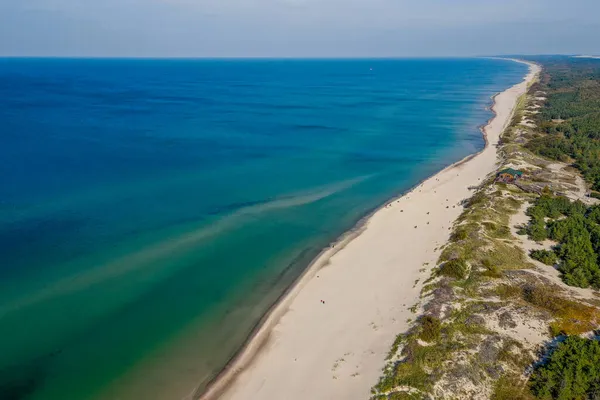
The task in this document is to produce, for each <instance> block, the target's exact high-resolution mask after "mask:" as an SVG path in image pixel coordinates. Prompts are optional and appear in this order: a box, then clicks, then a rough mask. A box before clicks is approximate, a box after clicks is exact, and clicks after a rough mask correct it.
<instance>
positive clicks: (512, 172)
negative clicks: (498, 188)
mask: <svg viewBox="0 0 600 400" xmlns="http://www.w3.org/2000/svg"><path fill="white" fill-rule="evenodd" d="M522 176H523V172H521V171H517V170H516V169H512V168H506V169H503V170H501V171H499V172H498V174H496V182H504V183H511V182H514V181H516V180H518V179H519V178H521V177H522Z"/></svg>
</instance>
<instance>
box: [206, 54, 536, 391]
mask: <svg viewBox="0 0 600 400" xmlns="http://www.w3.org/2000/svg"><path fill="white" fill-rule="evenodd" d="M529 68H530V70H529V74H528V75H527V76H526V77H525V79H524V80H523V82H521V83H519V84H517V85H515V86H513V87H512V88H509V89H508V90H506V91H504V92H502V93H500V94H498V95H497V96H496V97H495V102H494V105H493V111H494V112H495V117H494V118H492V119H491V120H490V122H489V123H488V125H487V126H486V127H485V128H484V133H485V136H486V138H487V145H486V147H485V149H484V150H483V151H481V152H480V153H478V154H477V155H475V156H472V157H470V158H468V159H466V160H464V161H463V162H460V163H457V164H455V165H453V166H450V167H448V168H446V169H444V170H443V171H441V172H439V173H438V174H436V175H435V176H433V177H431V178H429V179H427V180H426V181H424V182H423V183H422V184H420V185H419V186H417V187H416V188H414V189H413V190H412V191H411V192H409V193H407V194H405V195H404V196H402V197H400V198H398V199H395V200H393V201H390V202H389V203H388V204H387V205H386V206H384V207H382V208H380V209H379V210H378V211H377V212H375V213H374V214H373V215H372V216H371V217H370V218H369V219H368V220H367V221H366V222H365V223H364V224H363V225H362V226H361V227H360V228H359V229H357V230H355V231H354V232H352V233H350V234H348V235H347V236H346V237H345V238H344V239H343V240H342V241H340V242H339V243H337V244H336V245H335V246H334V247H332V248H330V249H328V250H326V251H324V252H323V253H322V254H321V255H320V256H319V258H318V259H316V260H315V261H314V262H313V264H312V265H311V266H310V267H309V268H308V269H307V271H306V272H305V273H304V275H303V276H302V277H301V278H300V279H299V280H298V282H297V284H296V285H295V286H294V287H293V288H292V289H291V290H290V291H289V293H288V294H287V295H286V296H285V297H284V298H283V299H282V300H281V302H280V303H279V304H278V305H277V306H276V307H275V308H274V309H273V310H272V311H271V313H270V314H269V316H268V318H267V319H266V320H265V322H264V324H263V325H262V327H261V328H260V330H259V331H258V332H257V333H256V334H255V336H254V337H253V339H252V340H251V341H250V342H249V343H248V345H247V346H246V348H245V349H244V351H243V352H242V353H240V355H239V356H238V357H237V359H236V360H235V361H234V362H233V363H232V364H231V365H230V367H229V368H228V369H227V370H226V371H225V372H224V373H223V374H221V376H220V377H219V379H218V380H217V381H216V382H215V384H213V385H212V386H211V388H210V389H209V391H208V392H207V393H206V394H205V395H204V396H203V397H202V399H205V400H208V399H211V400H212V399H222V400H250V399H252V400H276V399H277V400H278V399H286V400H306V399H311V400H321V399H322V400H325V399H344V400H355V399H356V400H365V399H368V398H369V396H370V389H371V387H372V386H373V385H374V384H375V383H376V382H377V380H378V378H379V377H380V375H381V369H382V368H383V367H384V360H385V358H386V356H387V353H388V351H389V350H390V347H391V345H392V343H393V341H394V339H395V338H396V335H398V334H399V333H402V332H404V331H406V330H407V329H408V328H409V320H410V319H411V318H415V316H416V315H415V314H414V313H413V312H412V311H411V307H413V306H414V305H415V304H417V303H418V302H419V293H420V290H421V287H422V282H423V281H424V280H425V279H426V278H427V277H428V276H429V274H430V270H431V268H432V267H434V266H435V264H436V261H437V259H438V256H439V252H440V251H439V250H438V249H439V247H440V246H442V245H443V244H444V243H445V242H446V241H447V239H448V235H449V233H450V230H449V228H450V227H451V226H452V224H453V222H454V221H455V220H456V218H457V217H458V216H459V214H460V213H461V212H462V207H461V206H460V202H461V201H462V200H463V199H465V198H468V197H470V196H471V195H472V193H473V192H472V190H469V187H470V186H475V185H478V184H480V183H481V182H482V181H483V180H484V179H485V177H486V176H487V175H488V174H489V173H491V172H493V171H494V170H495V169H496V166H497V146H496V145H497V143H498V140H499V137H500V135H501V133H502V131H503V130H504V128H505V127H506V126H507V124H508V123H509V122H510V120H511V116H512V112H513V109H514V106H515V104H516V102H517V99H518V98H519V97H520V96H521V95H522V94H524V93H525V92H526V89H527V86H528V83H529V82H531V81H532V80H533V79H534V77H535V75H536V74H538V73H539V71H540V68H539V67H538V66H537V65H534V64H529Z"/></svg>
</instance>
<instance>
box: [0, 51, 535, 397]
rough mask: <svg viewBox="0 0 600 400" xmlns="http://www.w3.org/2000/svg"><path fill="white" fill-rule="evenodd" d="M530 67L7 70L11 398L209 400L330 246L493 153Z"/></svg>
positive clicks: (1, 178)
mask: <svg viewBox="0 0 600 400" xmlns="http://www.w3.org/2000/svg"><path fill="white" fill-rule="evenodd" d="M526 70H527V67H526V66H525V65H523V64H519V63H515V62H512V61H507V60H499V59H485V58H474V59H389V60H388V59H359V60H353V59H341V60H325V59H314V60H313V59H302V60H295V59H215V60H213V59H60V58H57V59H34V58H30V59H19V58H2V59H0V399H3V400H25V399H27V400H34V399H35V400H59V399H60V400H64V399H69V400H80V399H94V400H95V399H120V400H137V399H145V400H163V399H169V400H170V399H174V400H180V399H193V398H197V397H198V395H199V394H200V393H202V390H203V389H204V388H205V387H206V385H207V383H208V382H210V380H211V379H213V378H214V377H215V375H216V374H217V373H218V372H219V371H220V370H221V369H222V368H223V366H224V365H225V364H226V363H227V362H228V361H229V360H230V359H231V358H232V357H233V356H234V355H235V354H236V352H237V351H238V350H239V349H240V347H241V346H242V345H243V343H244V341H245V340H246V338H247V337H248V336H249V335H250V334H251V333H252V331H253V329H255V328H256V326H257V323H258V322H259V321H260V319H261V317H262V316H263V315H264V314H265V312H266V311H267V310H268V309H269V308H270V307H271V306H272V305H273V304H274V303H275V302H276V301H277V299H278V298H279V297H280V296H281V295H282V293H284V292H285V290H286V289H287V288H288V287H289V286H290V285H291V284H292V283H293V282H294V281H295V279H297V278H298V276H299V275H300V274H301V273H302V271H303V270H304V269H305V268H306V267H307V265H308V264H309V263H310V261H311V260H312V259H313V258H314V257H315V256H316V255H317V254H318V253H319V252H320V251H321V249H323V248H324V247H326V246H328V245H329V244H331V243H332V242H334V241H335V240H336V238H338V237H340V235H342V234H343V233H344V232H346V231H348V230H349V229H352V227H353V226H355V224H356V223H357V222H358V221H359V220H360V219H361V218H362V217H364V216H365V215H367V214H369V213H370V212H372V211H373V210H374V209H376V208H377V207H379V206H381V205H382V204H384V203H385V202H386V201H388V200H389V199H391V198H393V197H394V196H397V195H400V194H402V193H403V192H405V191H407V190H409V189H410V188H411V187H413V186H415V185H416V184H417V183H418V182H420V181H422V180H423V179H425V178H427V177H428V176H430V175H432V174H434V173H435V172H437V171H439V170H441V169H443V168H444V167H445V166H447V165H449V164H451V163H453V162H456V161H458V160H461V159H462V158H464V157H465V156H468V155H470V154H473V153H475V152H477V151H479V150H481V149H482V148H483V147H484V139H483V137H482V133H481V130H480V128H481V126H482V125H485V123H486V122H487V121H488V120H489V119H490V118H491V117H492V116H493V114H492V112H491V111H490V106H491V104H492V96H493V95H494V94H496V93H498V92H500V91H503V90H505V89H507V88H508V87H510V86H512V85H514V84H516V83H518V82H520V81H521V80H522V79H523V77H524V75H525V73H526ZM365 268H369V265H365ZM399 268H401V266H399Z"/></svg>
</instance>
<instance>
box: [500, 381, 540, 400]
mask: <svg viewBox="0 0 600 400" xmlns="http://www.w3.org/2000/svg"><path fill="white" fill-rule="evenodd" d="M490 399H491V400H534V399H535V397H534V396H533V395H532V394H531V393H530V392H529V389H528V388H527V385H526V384H524V383H523V381H522V380H521V379H519V378H518V377H509V376H503V377H501V378H500V379H498V381H496V384H495V385H494V391H493V392H492V396H491V397H490Z"/></svg>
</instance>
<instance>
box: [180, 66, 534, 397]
mask: <svg viewBox="0 0 600 400" xmlns="http://www.w3.org/2000/svg"><path fill="white" fill-rule="evenodd" d="M505 60H510V61H513V62H519V63H523V64H527V65H528V66H529V71H528V73H527V74H526V75H525V77H524V79H523V81H522V82H520V83H518V84H516V85H514V86H512V87H510V88H508V89H506V90H505V91H503V92H500V93H497V94H495V95H494V96H492V97H491V99H492V106H491V107H490V110H491V111H492V112H493V116H492V117H491V118H490V119H489V120H488V122H487V124H485V125H482V126H481V127H480V130H481V132H482V135H483V138H484V142H485V144H484V147H483V149H481V150H480V151H478V152H476V153H474V154H471V155H468V156H466V157H464V158H463V159H461V160H459V161H457V162H455V163H453V164H451V165H449V166H447V167H445V168H443V169H442V170H440V171H438V172H437V173H435V174H434V175H432V176H430V177H428V178H426V179H424V180H423V181H421V182H419V183H417V184H416V185H415V186H413V187H412V188H411V189H409V190H408V191H406V192H404V193H402V194H399V195H397V196H394V197H393V198H391V199H390V200H388V201H386V202H385V203H383V204H382V205H381V206H380V207H377V208H375V209H374V210H373V211H371V212H370V213H368V214H366V215H365V216H364V217H362V218H361V219H360V220H359V221H358V222H357V224H356V225H355V226H354V227H353V228H351V229H350V230H348V231H346V232H345V233H344V234H342V235H341V236H340V237H339V238H338V239H337V240H336V241H334V242H332V243H331V244H330V245H329V246H328V247H326V248H324V249H322V250H321V252H320V253H319V254H318V255H317V256H316V257H315V258H314V259H313V260H312V261H311V262H310V263H309V265H308V266H307V267H306V269H305V270H304V272H303V273H302V274H300V276H298V278H297V279H296V280H295V281H294V283H293V284H292V285H290V287H288V288H287V289H286V290H285V291H284V292H283V293H282V294H281V296H279V298H278V299H277V301H276V302H275V303H274V304H273V306H272V307H270V308H269V310H268V311H267V312H266V313H265V315H264V316H263V318H261V319H260V320H259V321H258V322H257V324H256V326H255V328H254V329H253V332H252V333H251V335H250V336H249V337H248V339H247V340H246V341H245V342H244V344H243V345H242V346H241V347H240V351H238V352H237V354H236V355H235V356H234V357H232V359H231V360H230V361H229V362H228V363H227V364H226V366H225V367H224V368H223V370H222V371H221V372H220V373H219V374H218V375H217V376H216V377H215V378H214V379H213V380H212V381H211V382H210V383H209V384H208V386H207V387H206V389H205V390H204V392H203V393H202V394H201V393H198V392H197V391H194V392H193V393H191V394H190V395H188V396H186V397H184V399H189V398H199V399H201V400H216V399H219V398H221V397H222V396H223V395H226V394H232V392H233V394H232V395H233V397H230V396H228V397H227V399H230V398H232V399H237V398H244V397H246V398H252V395H253V394H254V395H257V394H258V392H256V390H254V389H256V388H258V390H260V388H262V386H263V383H264V382H262V383H260V384H258V385H256V382H252V377H247V378H248V379H245V381H248V380H249V381H250V383H247V382H239V380H241V379H240V378H241V377H242V375H243V374H245V373H246V372H248V373H249V372H251V370H252V367H253V366H254V364H255V363H257V362H258V359H259V358H260V357H262V356H264V355H265V353H266V351H265V349H266V348H267V347H269V345H270V344H272V342H273V341H274V340H275V339H274V336H275V335H274V334H275V333H276V332H274V331H275V328H276V327H277V326H278V325H280V324H281V323H282V319H283V318H284V317H286V315H287V314H288V313H290V312H292V311H293V310H291V306H292V305H293V303H294V301H295V300H296V299H297V298H298V297H299V295H301V294H302V291H303V289H305V288H306V287H307V285H308V284H309V283H311V282H315V281H316V279H315V277H317V278H318V277H319V276H318V275H317V274H318V273H319V272H321V271H325V270H326V269H327V267H328V266H331V264H332V262H333V258H334V257H336V256H338V255H342V254H343V253H344V252H342V250H345V249H347V248H348V247H349V245H350V244H353V243H354V242H355V241H357V239H359V238H361V237H362V236H363V235H364V234H365V232H366V231H367V230H368V229H369V228H370V226H371V225H372V224H373V223H374V220H375V219H378V220H379V219H381V218H380V217H381V216H382V215H383V214H388V211H389V210H391V209H393V208H394V207H395V206H396V204H398V203H400V202H402V201H404V200H410V197H411V196H412V195H416V194H419V193H421V192H422V190H423V189H425V186H432V185H433V187H435V186H436V182H439V181H440V178H442V177H444V178H446V176H447V175H448V176H449V175H450V173H451V174H452V176H454V172H456V171H457V170H460V169H461V168H463V167H466V166H468V165H469V163H471V162H472V161H473V160H476V159H478V158H480V156H483V155H484V154H485V153H490V150H492V151H491V153H493V156H494V160H493V164H494V165H495V160H496V156H497V151H496V149H495V148H494V146H495V145H496V144H497V139H499V137H500V135H501V133H502V132H503V131H504V130H505V128H506V127H507V126H508V124H510V121H511V119H512V116H513V115H514V110H515V106H516V103H517V100H518V98H519V97H520V94H518V93H517V94H518V95H516V96H513V97H514V98H511V99H510V100H514V101H513V102H512V103H514V104H512V105H511V107H510V112H509V113H508V114H507V115H500V114H499V112H498V110H497V107H499V106H498V99H499V97H500V96H502V95H504V94H507V93H508V94H511V93H512V92H511V91H518V90H515V89H518V88H521V87H522V86H524V87H525V88H526V87H527V85H528V84H529V83H530V82H531V81H532V80H533V79H534V78H535V76H536V75H537V74H538V73H539V67H538V66H537V65H536V64H534V63H530V62H526V61H522V60H516V59H505ZM521 94H522V93H521ZM502 117H504V120H503V121H501V122H502V126H501V127H499V128H497V129H496V131H497V132H496V131H494V132H492V133H493V134H494V135H495V137H493V138H492V140H490V136H491V133H490V132H488V130H491V129H493V128H496V127H494V126H493V124H494V122H495V121H497V120H498V119H499V118H502ZM493 139H496V140H495V141H494V140H493ZM487 161H489V160H487ZM479 172H481V171H479ZM484 172H485V174H487V173H490V172H492V171H484ZM456 176H460V173H459V174H456ZM481 182H482V180H481V179H480V180H479V182H478V181H474V182H473V181H471V182H470V185H469V186H474V185H478V184H480V183H481ZM417 190H418V192H417ZM467 190H468V188H467ZM433 193H434V194H435V193H436V191H435V190H434V191H433ZM429 194H431V192H429ZM467 197H469V196H467ZM461 200H462V199H461ZM446 201H447V202H448V199H446ZM449 205H452V206H453V207H452V208H451V209H450V210H453V209H454V210H455V209H456V205H457V204H455V202H453V203H448V206H446V209H449ZM396 208H397V207H396ZM459 209H460V207H459ZM396 211H397V210H396ZM403 211H404V210H400V212H401V213H402V212H403ZM407 214H409V213H407ZM427 215H429V212H427ZM456 216H457V215H456ZM422 219H423V218H421V220H422ZM455 219H456V217H454V218H452V219H451V220H450V221H449V224H450V225H446V227H449V226H451V224H452V223H453V222H454V220H455ZM383 222H384V221H383ZM427 224H428V225H429V222H427ZM416 228H417V225H415V229H416ZM442 228H445V227H444V226H442ZM434 229H435V228H434ZM404 230H405V231H408V230H407V227H405V228H404ZM446 232H448V231H446ZM446 232H444V233H445V235H446V236H447V233H446ZM411 236H414V235H411ZM446 239H447V238H446ZM435 242H436V245H437V244H439V240H436V241H435ZM443 243H445V240H443ZM420 244H421V245H423V243H420ZM425 244H426V245H431V247H432V248H433V247H434V243H429V242H427V243H425ZM370 250H372V249H370ZM436 251H437V247H436V248H435V249H434V251H433V253H434V254H435V252H436ZM429 258H431V257H429ZM429 258H428V259H429ZM425 264H429V263H425ZM425 264H423V265H425ZM434 265H435V261H434ZM429 268H431V267H429ZM412 272H413V275H414V272H415V271H412ZM340 278H341V277H340V276H337V277H336V279H340ZM346 278H347V277H346ZM411 279H412V277H411ZM322 281H325V279H323V280H322ZM417 281H418V279H417ZM416 287H417V282H415V285H414V286H413V289H415V288H416ZM396 289H402V288H401V287H397V288H396ZM412 292H414V290H413V291H412ZM413 300H418V295H417V296H416V297H414V298H413ZM323 304H325V303H323ZM400 304H401V303H398V304H392V309H394V311H395V312H396V314H403V313H402V312H400V310H398V309H397V307H396V306H399V305H400ZM403 306H406V304H403ZM318 307H320V305H319V306H316V307H315V309H316V308H318ZM309 308H310V307H309ZM312 311H314V310H311V312H312ZM346 311H348V310H346ZM351 313H352V311H350V314H351ZM404 314H405V313H404ZM393 322H394V323H395V322H396V319H395V318H394V319H393ZM313 325H314V324H313ZM319 326H321V325H319ZM313 328H314V326H313ZM306 329H309V328H306ZM313 331H314V329H313ZM401 331H402V329H398V330H394V332H395V333H394V335H393V337H394V338H395V334H397V333H400V332H401ZM387 336H389V335H387ZM386 339H389V338H386ZM388 342H389V340H388ZM389 344H391V343H387V342H386V344H385V346H384V347H385V348H387V349H389ZM288 350H289V349H288ZM305 350H307V349H305ZM309 351H310V350H309ZM378 355H381V354H378ZM317 356H318V354H317ZM337 364H339V363H335V364H334V367H333V369H337V367H336V365H337ZM383 366H384V363H383V360H381V362H380V365H379V366H378V368H377V370H376V372H377V374H378V375H379V371H380V369H381V368H382V367H383ZM271 367H272V368H273V369H275V370H278V369H283V368H284V366H283V365H280V366H279V367H278V366H277V365H274V366H273V365H272V366H271ZM357 368H358V367H357ZM263 370H264V368H263ZM258 375H259V376H260V374H258ZM371 375H372V374H371ZM262 376H263V378H264V375H262ZM356 376H358V373H357V374H356ZM274 379H275V378H274ZM333 379H334V380H338V378H337V377H335V375H334V378H333ZM263 380H264V379H263ZM254 381H256V379H254ZM237 383H240V384H242V388H241V390H240V389H239V388H233V387H232V386H233V385H235V384H237ZM375 383H376V380H372V381H369V388H368V389H369V390H370V387H371V386H373V385H374V384H375ZM244 385H245V388H244ZM280 385H282V386H283V385H285V383H283V382H281V383H280ZM362 386H364V385H362ZM234 389H238V390H237V391H236V390H234ZM284 389H286V390H288V386H286V387H285V388H284ZM239 392H243V393H242V394H241V395H240V396H241V397H240V396H238V397H236V396H235V394H236V393H239ZM247 392H253V393H250V394H248V393H247ZM297 395H299V396H301V397H304V396H306V393H297ZM197 396H199V397H197ZM263 398H264V397H263ZM319 398H336V397H335V396H334V397H332V396H330V395H328V394H327V393H323V394H322V397H319Z"/></svg>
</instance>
